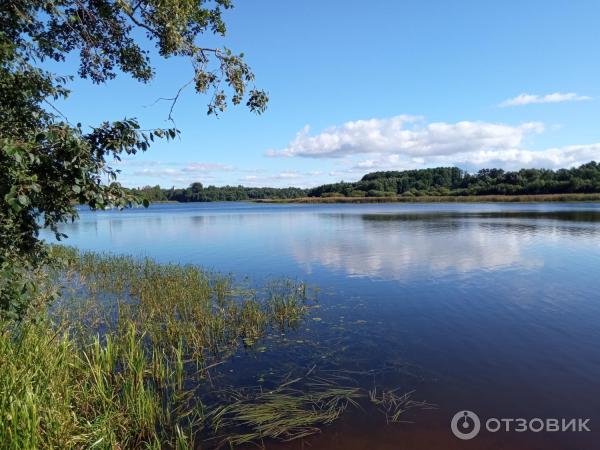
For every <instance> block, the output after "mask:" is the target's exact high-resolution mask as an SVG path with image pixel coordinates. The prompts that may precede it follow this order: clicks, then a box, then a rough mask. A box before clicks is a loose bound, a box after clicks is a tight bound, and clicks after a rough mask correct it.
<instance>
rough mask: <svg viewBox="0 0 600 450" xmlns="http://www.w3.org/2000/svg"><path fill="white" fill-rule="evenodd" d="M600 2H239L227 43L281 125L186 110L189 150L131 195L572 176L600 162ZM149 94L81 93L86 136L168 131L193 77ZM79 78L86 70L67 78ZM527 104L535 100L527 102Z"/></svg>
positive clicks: (162, 76)
mask: <svg viewBox="0 0 600 450" xmlns="http://www.w3.org/2000/svg"><path fill="white" fill-rule="evenodd" d="M598 17H600V2H598V1H584V0H577V1H567V0H565V1H548V0H546V1H531V0H528V1H523V0H521V1H502V2H485V1H452V2H449V1H445V0H444V1H442V0H439V1H433V0H430V1H423V0H419V1H417V0H415V1H391V0H390V1H372V2H364V1H362V2H359V1H352V0H345V1H337V0H336V1H334V0H327V1H323V0H321V1H312V0H310V1H309V0H303V1H301V2H282V1H272V0H253V1H248V0H246V1H238V2H236V7H235V8H234V9H233V10H231V11H228V12H227V13H226V19H227V23H228V27H229V31H228V34H227V36H226V37H225V38H224V39H222V40H218V41H215V39H213V38H208V39H207V41H206V44H208V45H219V46H223V45H225V46H227V47H229V48H231V49H233V50H235V51H243V52H244V53H245V55H246V60H247V62H248V63H249V64H250V65H251V66H252V68H253V70H254V72H255V74H256V78H257V80H256V82H257V86H259V87H261V88H264V89H266V90H267V91H268V93H269V96H270V98H271V101H270V104H269V108H268V110H267V112H266V113H265V114H263V115H261V116H257V115H253V114H251V113H250V112H248V111H247V110H246V109H244V108H243V107H230V108H229V109H228V111H227V112H225V113H223V114H221V115H220V116H219V117H218V118H215V117H214V116H210V117H209V116H207V115H206V103H207V101H208V99H207V98H205V97H202V96H199V95H197V94H195V93H194V92H193V91H192V90H189V91H187V92H186V93H184V94H183V96H182V98H181V99H180V101H179V102H178V104H177V106H176V109H175V112H174V117H175V120H176V124H177V127H178V128H179V129H180V130H181V139H179V140H176V141H175V142H171V143H168V144H163V143H159V144H157V145H155V146H153V147H152V148H151V149H150V150H149V151H148V152H147V153H145V154H142V155H136V156H135V157H134V158H132V159H129V160H126V161H125V162H124V163H123V164H121V165H120V168H121V170H122V177H121V181H122V182H123V184H125V185H127V186H141V185H146V184H152V185H154V184H160V185H161V186H166V187H170V186H172V185H175V186H186V185H188V184H189V183H191V182H192V181H201V182H202V183H204V184H215V185H224V184H235V185H237V184H243V185H248V186H257V185H261V186H262V185H268V186H289V185H293V186H303V187H304V186H314V185H318V184H322V183H325V182H333V181H339V180H341V179H343V180H346V181H352V180H356V179H359V178H360V177H361V176H362V175H363V174H364V173H366V172H369V171H373V170H397V169H412V168H420V167H433V166H440V165H458V166H459V167H462V168H465V169H468V170H476V169H479V168H481V167H491V166H495V167H504V168H507V169H513V168H520V167H549V168H556V167H563V166H564V167H567V166H572V165H577V164H580V163H583V162H586V161H589V160H592V159H596V160H600V127H598V118H599V117H600V27H598ZM154 63H155V66H156V69H157V76H156V78H155V79H154V80H153V81H152V82H151V83H150V84H148V85H141V84H138V83H136V82H134V81H132V80H131V79H129V78H128V77H127V76H124V75H123V76H120V77H118V78H117V79H116V80H114V81H111V82H109V83H108V84H106V85H103V86H95V85H92V84H91V83H90V82H89V81H86V80H77V81H76V82H74V83H73V85H72V90H73V92H72V95H71V97H70V98H69V100H68V101H66V102H65V103H63V104H61V105H60V108H61V110H62V111H63V112H64V113H65V114H66V115H67V117H68V118H69V119H70V120H71V121H72V122H82V123H83V124H89V125H91V124H96V123H98V122H100V121H103V120H106V119H111V120H113V119H121V118H123V117H137V118H138V119H139V120H140V121H141V122H142V124H143V126H144V127H146V128H151V127H160V126H168V123H167V122H166V118H167V115H168V109H169V104H167V103H165V102H158V103H156V104H154V105H153V102H154V101H155V100H156V99H157V98H159V97H171V96H173V94H174V93H175V92H176V91H177V89H178V88H179V87H180V86H181V85H182V84H184V83H185V82H186V81H187V80H189V79H190V78H191V75H192V74H191V71H190V68H189V67H188V65H187V63H185V62H184V61H180V60H176V59H171V60H167V61H161V60H159V59H158V58H155V60H154ZM54 69H55V70H57V71H58V70H60V71H61V72H62V73H65V74H69V73H71V74H73V73H74V71H75V66H74V65H73V64H72V63H67V64H65V65H62V66H57V67H55V68H54ZM519 96H520V97H519Z"/></svg>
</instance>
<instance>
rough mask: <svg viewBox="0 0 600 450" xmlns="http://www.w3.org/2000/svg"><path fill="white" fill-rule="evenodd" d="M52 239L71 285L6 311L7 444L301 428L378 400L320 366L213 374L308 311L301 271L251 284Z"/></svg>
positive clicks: (215, 440)
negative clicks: (238, 380) (22, 312)
mask: <svg viewBox="0 0 600 450" xmlns="http://www.w3.org/2000/svg"><path fill="white" fill-rule="evenodd" d="M50 252H51V254H52V255H53V258H54V260H55V261H57V263H56V264H55V265H52V266H49V267H48V268H47V270H48V272H49V273H50V274H51V276H52V278H53V279H54V282H55V285H60V286H62V287H61V288H60V292H61V295H60V296H59V297H57V298H56V300H55V301H53V302H49V303H47V304H46V306H45V307H44V306H43V304H41V303H40V305H39V307H38V308H37V309H36V310H32V311H30V314H29V315H28V316H27V317H26V318H25V319H24V320H22V321H21V322H14V321H10V320H8V319H5V320H0V367H2V370H0V449H28V448H48V449H50V448H107V449H108V448H110V449H115V448H156V449H158V448H178V449H179V448H181V449H183V448H194V447H197V446H199V445H202V446H203V447H206V448H209V447H219V446H222V445H228V446H237V445H241V444H245V443H250V442H252V443H260V442H263V441H264V440H268V439H278V440H293V439H299V438H303V437H306V436H309V435H312V434H314V433H317V432H318V431H320V429H321V427H323V426H325V425H327V424H329V423H331V422H333V421H335V420H336V419H338V418H339V417H340V416H341V415H342V413H344V411H346V410H347V409H348V408H349V407H358V406H359V405H361V404H362V405H367V404H369V403H370V402H369V401H368V398H369V393H368V391H366V390H364V389H363V388H361V387H359V385H358V384H357V383H356V382H355V381H354V380H352V379H351V378H349V377H348V376H345V375H342V374H332V373H326V374H320V375H318V374H317V372H318V370H316V368H315V367H313V368H312V369H311V370H310V371H309V372H308V373H307V374H304V375H303V376H300V377H296V378H291V377H287V378H285V379H283V380H281V381H280V382H279V383H274V380H271V381H270V383H271V386H272V387H271V389H267V388H266V386H265V387H264V388H256V387H240V386H235V385H233V386H232V385H229V384H226V385H223V386H219V385H218V384H216V383H218V380H219V379H218V377H216V376H215V375H216V373H215V371H217V370H218V369H219V367H220V366H221V365H223V364H225V363H227V361H228V360H229V359H230V358H231V357H232V356H233V355H234V354H236V352H237V351H238V350H239V349H241V348H254V347H255V346H256V345H257V344H258V343H259V342H260V341H261V340H262V339H263V338H265V337H266V336H269V335H270V334H279V333H281V332H284V331H287V330H289V329H290V328H293V327H295V326H298V325H299V324H300V323H302V321H303V320H304V319H305V317H306V315H307V314H308V312H309V309H310V306H311V304H312V303H311V300H310V299H309V297H310V296H309V295H308V291H309V290H308V289H307V287H306V286H305V285H304V284H303V283H298V282H295V281H290V280H280V281H275V282H272V283H269V284H267V285H266V286H265V287H264V288H263V289H250V288H248V287H245V286H241V285H240V284H239V283H236V282H234V279H233V278H232V277H228V276H223V275H219V274H214V273H210V272H207V271H203V270H202V269H200V268H198V267H195V266H181V265H176V264H157V263H156V262H153V261H151V260H136V259H134V258H131V257H125V256H113V255H99V254H95V253H89V252H81V253H80V252H78V251H76V250H74V249H70V248H66V247H58V246H57V247H52V248H51V249H50ZM53 289H55V287H53ZM52 298H55V297H52ZM265 348H266V347H265ZM273 383H274V384H273ZM372 401H373V402H378V403H377V405H378V406H379V407H380V408H383V409H385V410H386V411H388V412H389V414H390V416H391V419H392V421H396V420H397V418H398V417H399V416H400V414H401V413H402V412H403V411H404V410H405V409H407V407H410V406H411V403H410V401H409V399H408V396H406V397H401V396H397V395H396V394H394V393H393V392H392V391H390V392H387V393H386V391H384V394H382V396H381V397H380V396H379V395H378V394H373V395H372ZM415 405H416V403H415ZM361 407H362V406H361Z"/></svg>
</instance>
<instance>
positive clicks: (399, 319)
mask: <svg viewBox="0 0 600 450" xmlns="http://www.w3.org/2000/svg"><path fill="white" fill-rule="evenodd" d="M63 231H64V232H66V233H67V234H68V235H69V240H68V241H67V243H69V244H71V245H75V246H78V247H80V248H84V249H90V250H110V251H111V252H117V253H129V254H134V255H139V256H151V257H153V258H155V259H157V260H159V261H163V262H167V261H173V262H181V263H195V264H200V265H204V266H207V267H210V268H213V269H216V270H219V271H223V272H232V273H235V274H239V275H248V276H249V277H250V278H251V279H252V280H254V281H255V282H258V283H260V282H262V281H264V280H267V279H270V278H274V277H280V276H285V277H293V278H298V279H303V280H306V281H307V282H308V283H310V284H311V285H316V286H318V287H319V288H320V289H321V293H320V294H319V305H320V308H319V309H318V310H317V311H316V313H315V314H313V316H314V317H316V318H317V319H320V320H317V321H314V320H309V325H307V327H306V328H305V329H303V330H299V331H298V332H297V333H296V334H295V335H294V336H293V337H294V338H295V339H298V340H307V341H310V342H311V343H312V344H311V345H309V346H302V345H301V346H296V347H290V349H288V350H286V349H279V350H277V351H275V352H274V353H272V354H270V353H269V352H266V353H265V354H264V356H260V355H258V356H257V355H250V356H241V357H239V358H238V359H237V361H235V362H233V363H232V369H231V370H234V369H235V370H237V371H239V372H240V373H241V374H242V375H241V376H247V377H250V378H251V376H252V375H250V374H256V373H257V371H264V372H265V373H269V371H270V370H272V368H273V367H275V366H276V365H277V364H283V365H284V364H285V363H286V361H288V362H289V361H290V360H293V362H294V363H296V364H303V365H306V367H309V366H310V365H312V364H319V365H320V366H323V367H336V368H343V369H346V370H351V371H355V372H357V373H361V372H362V373H364V371H369V370H375V372H373V374H374V375H373V378H377V382H386V383H393V384H395V385H398V386H401V387H402V389H404V390H412V389H414V390H415V393H414V398H415V399H419V400H428V401H430V402H432V403H436V404H437V405H438V406H439V407H438V409H436V410H426V411H413V412H412V413H410V414H409V415H407V418H408V419H409V420H412V421H414V423H402V424H391V425H386V424H385V423H384V421H383V420H381V418H369V420H368V421H365V418H364V417H358V416H357V417H353V416H352V414H351V415H350V416H349V417H347V418H346V419H345V420H343V421H342V422H340V423H337V424H335V425H333V426H330V427H328V428H326V429H325V430H324V431H323V433H322V434H321V435H318V436H316V437H313V438H311V439H309V440H308V442H306V443H300V442H294V443H290V444H273V445H270V446H269V448H290V449H295V448H313V449H321V448H340V449H354V448H356V449H358V448H361V449H363V448H364V449H379V448H381V449H399V448H406V449H443V448H457V449H458V448H466V449H486V448H490V449H496V448H502V449H504V448H506V449H509V448H510V449H513V448H523V449H525V448H526V449H537V448H539V449H542V448H543V449H548V448H552V449H554V448H556V449H563V448H564V449H571V448H573V449H576V448H579V449H581V448H598V442H600V205H594V204H577V205H575V204H568V205H554V204H527V205H507V204H469V205H455V204H452V205H444V204H442V205H435V204H424V205H400V204H390V205H255V204H247V203H212V204H181V205H180V204H168V205H153V206H151V207H150V208H149V209H134V210H128V211H124V212H116V211H109V212H96V213H91V212H89V211H82V213H81V217H80V220H79V221H77V222H76V223H74V224H69V225H68V226H65V227H64V228H63ZM314 317H313V318H314ZM309 338H310V339H309ZM249 368H250V369H252V370H249ZM244 371H246V372H247V373H246V374H245V375H244V373H245V372H244ZM250 381H252V380H251V379H250ZM461 409H469V410H472V411H475V412H476V413H477V414H479V416H480V417H483V418H487V417H498V418H519V417H524V418H534V417H541V418H554V417H556V418H563V417H566V418H571V417H577V418H579V417H581V418H590V422H589V426H590V428H591V429H592V432H590V433H517V432H514V431H513V432H510V433H506V432H498V433H489V432H486V431H482V432H481V433H480V435H479V436H477V437H476V438H475V439H473V440H471V441H461V440H459V439H457V438H455V437H454V436H453V435H452V434H451V432H450V425H449V424H450V419H451V417H452V416H453V415H454V413H455V412H457V411H459V410H461ZM308 444H309V445H308ZM303 446H304V447H303Z"/></svg>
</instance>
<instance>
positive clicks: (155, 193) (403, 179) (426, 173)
mask: <svg viewBox="0 0 600 450" xmlns="http://www.w3.org/2000/svg"><path fill="white" fill-rule="evenodd" d="M133 191H134V193H136V194H139V195H141V196H143V197H144V198H146V199H148V200H149V201H177V202H211V201H242V200H260V199H294V198H300V197H395V196H399V195H400V196H408V197H410V196H446V195H453V196H459V195H471V196H473V195H475V196H476V195H539V194H568V193H597V192H600V164H599V163H596V162H594V161H592V162H589V163H587V164H583V165H581V166H579V167H574V168H571V169H559V170H550V169H521V170H518V171H505V170H503V169H481V170H480V171H478V172H476V173H469V172H467V171H465V170H462V169H459V168H458V167H436V168H432V169H417V170H403V171H384V172H372V173H368V174H366V175H365V176H363V177H362V179H360V180H359V181H356V182H344V181H340V182H338V183H331V184H325V185H322V186H318V187H315V188H312V189H301V188H295V187H288V188H272V187H244V186H223V187H216V186H208V187H204V186H203V185H202V183H192V184H191V185H190V186H188V187H187V188H177V189H176V188H174V187H172V188H170V189H164V188H161V187H160V186H158V185H157V186H146V187H143V188H138V189H134V190H133Z"/></svg>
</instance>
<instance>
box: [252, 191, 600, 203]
mask: <svg viewBox="0 0 600 450" xmlns="http://www.w3.org/2000/svg"><path fill="white" fill-rule="evenodd" d="M598 201H600V194H598V193H595V194H532V195H422V196H413V197H410V196H402V195H398V196H390V197H300V198H289V199H257V200H253V202H255V203H486V202H494V203H497V202H502V203H503V202H509V203H520V202H598Z"/></svg>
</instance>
